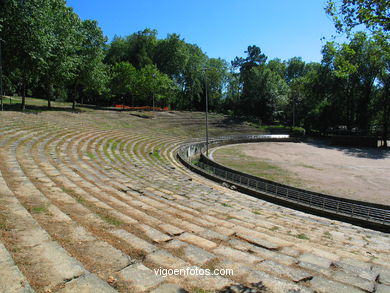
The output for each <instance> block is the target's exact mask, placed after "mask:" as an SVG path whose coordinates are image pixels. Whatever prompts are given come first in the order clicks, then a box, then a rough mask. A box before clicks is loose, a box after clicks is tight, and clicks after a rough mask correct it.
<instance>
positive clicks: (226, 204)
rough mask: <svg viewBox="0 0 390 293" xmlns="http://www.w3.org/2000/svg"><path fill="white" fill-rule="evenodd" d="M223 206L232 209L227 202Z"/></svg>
mask: <svg viewBox="0 0 390 293" xmlns="http://www.w3.org/2000/svg"><path fill="white" fill-rule="evenodd" d="M221 205H223V206H224V207H229V208H231V207H232V206H231V205H230V204H228V203H226V202H223V203H221Z"/></svg>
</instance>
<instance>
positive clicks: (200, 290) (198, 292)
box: [194, 289, 215, 293]
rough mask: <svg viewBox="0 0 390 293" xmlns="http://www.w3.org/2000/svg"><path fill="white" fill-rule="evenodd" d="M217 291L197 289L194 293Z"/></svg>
mask: <svg viewBox="0 0 390 293" xmlns="http://www.w3.org/2000/svg"><path fill="white" fill-rule="evenodd" d="M213 292H215V291H208V290H205V289H195V290H194V293H213Z"/></svg>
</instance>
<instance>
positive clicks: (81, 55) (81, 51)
mask: <svg viewBox="0 0 390 293" xmlns="http://www.w3.org/2000/svg"><path fill="white" fill-rule="evenodd" d="M79 33H80V39H79V44H78V45H77V49H76V54H77V56H78V60H77V61H78V62H77V66H76V70H75V77H74V78H73V80H72V81H71V84H72V87H73V98H72V102H73V104H72V108H73V109H74V108H75V103H76V100H77V98H78V96H79V94H80V93H81V94H82V95H84V94H87V93H91V94H94V95H101V94H102V93H104V92H107V88H106V86H107V82H108V76H107V72H108V68H107V66H106V65H105V64H103V60H104V57H105V52H104V48H105V42H106V38H105V37H104V36H103V32H102V30H101V29H100V28H99V27H98V25H97V22H96V21H94V20H85V21H83V22H82V23H81V25H80V27H79Z"/></svg>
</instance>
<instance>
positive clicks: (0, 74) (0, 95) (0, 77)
mask: <svg viewBox="0 0 390 293" xmlns="http://www.w3.org/2000/svg"><path fill="white" fill-rule="evenodd" d="M2 41H3V40H2V39H1V38H0V99H1V111H4V105H3V65H2V62H1V42H2Z"/></svg>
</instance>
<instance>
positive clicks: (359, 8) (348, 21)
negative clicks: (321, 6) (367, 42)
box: [325, 0, 390, 40]
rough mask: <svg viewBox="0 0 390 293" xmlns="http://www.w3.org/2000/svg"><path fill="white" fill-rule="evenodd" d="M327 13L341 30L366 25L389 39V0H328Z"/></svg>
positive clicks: (379, 35) (349, 29)
mask: <svg viewBox="0 0 390 293" xmlns="http://www.w3.org/2000/svg"><path fill="white" fill-rule="evenodd" d="M325 10H326V12H327V14H329V15H330V16H332V17H333V20H334V23H335V26H336V29H337V30H338V31H339V32H347V33H351V31H352V30H353V29H354V28H356V27H358V26H359V25H364V26H365V27H366V28H367V29H368V30H370V31H371V32H372V33H373V34H374V35H376V36H378V37H381V38H384V39H387V40H388V38H389V30H390V2H389V1H387V0H340V1H334V0H327V5H326V8H325Z"/></svg>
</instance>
